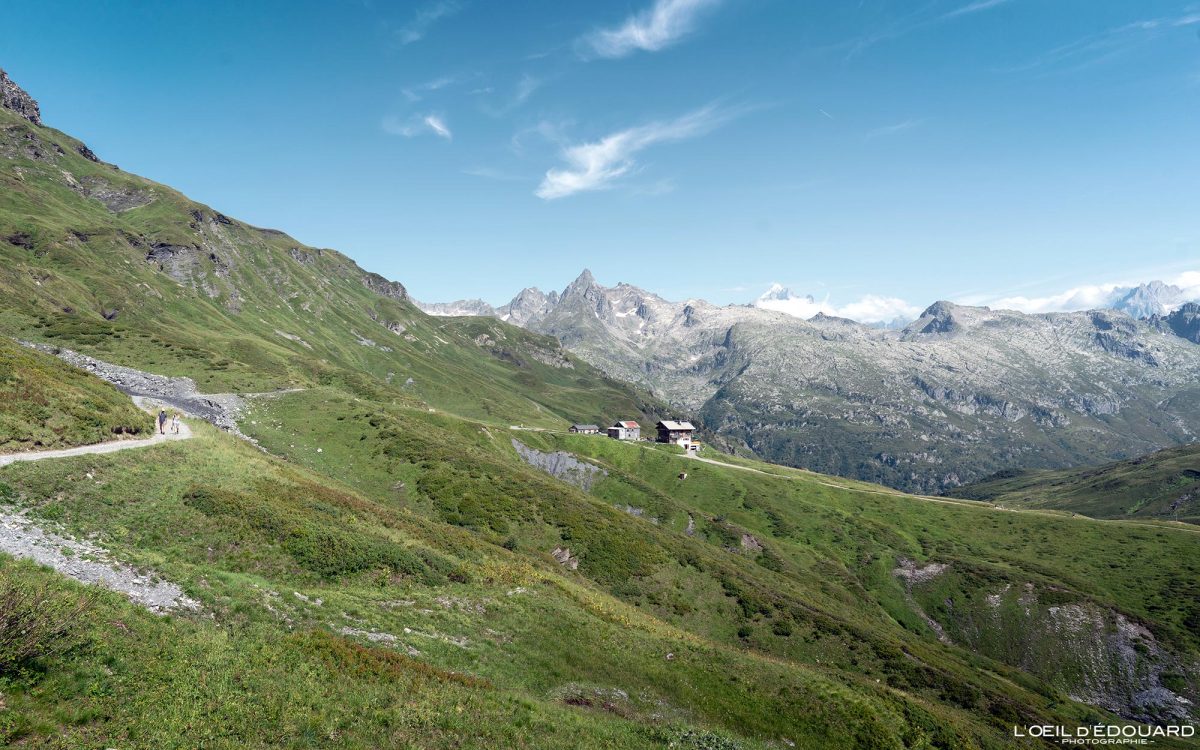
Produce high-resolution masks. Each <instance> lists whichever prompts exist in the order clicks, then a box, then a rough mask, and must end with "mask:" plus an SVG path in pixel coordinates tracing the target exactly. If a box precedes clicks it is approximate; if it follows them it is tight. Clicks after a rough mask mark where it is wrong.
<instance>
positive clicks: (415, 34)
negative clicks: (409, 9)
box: [396, 0, 462, 45]
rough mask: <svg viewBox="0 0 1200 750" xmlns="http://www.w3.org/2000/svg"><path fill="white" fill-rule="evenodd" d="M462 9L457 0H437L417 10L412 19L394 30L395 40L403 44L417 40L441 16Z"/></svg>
mask: <svg viewBox="0 0 1200 750" xmlns="http://www.w3.org/2000/svg"><path fill="white" fill-rule="evenodd" d="M460 10H462V4H461V3H459V2H457V0H439V2H435V3H433V4H431V5H426V6H425V7H424V8H421V9H420V10H418V11H417V14H416V15H415V16H413V19H412V20H411V21H409V22H408V23H407V24H405V25H404V26H402V27H401V28H400V29H399V30H397V31H396V40H397V41H399V42H400V44H403V45H409V44H412V43H414V42H419V41H421V40H422V39H424V38H425V35H426V34H428V33H429V29H430V28H431V27H432V26H433V25H434V24H435V23H437V22H438V21H440V20H442V19H443V18H449V17H450V16H453V15H454V14H456V13H458V12H459V11H460Z"/></svg>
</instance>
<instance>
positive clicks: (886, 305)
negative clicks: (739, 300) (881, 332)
mask: <svg viewBox="0 0 1200 750" xmlns="http://www.w3.org/2000/svg"><path fill="white" fill-rule="evenodd" d="M754 306H755V307H761V308H763V309H764V310H776V311H778V312H783V313H787V314H788V315H794V316H796V317H797V318H805V319H807V318H811V317H812V316H814V315H817V314H823V315H830V316H833V317H837V318H849V319H850V320H856V321H858V322H859V323H869V324H871V325H888V326H890V325H894V324H903V323H908V322H909V321H911V320H913V319H914V318H916V317H917V316H918V315H920V314H921V308H920V307H917V306H916V305H911V304H909V303H908V302H906V301H904V300H902V299H900V298H898V297H882V296H879V295H875V294H868V295H865V296H863V297H862V298H860V299H859V300H858V301H856V302H851V303H849V304H847V305H843V306H841V307H838V306H837V305H834V304H832V303H831V302H830V301H829V297H828V296H827V297H825V298H824V299H822V300H820V301H818V300H817V299H816V298H814V297H813V296H812V295H811V294H806V295H800V294H795V293H794V292H792V290H790V289H788V288H786V287H784V286H783V285H782V284H772V285H771V287H770V288H769V289H767V291H765V292H763V294H762V296H760V297H759V298H758V299H756V300H755V301H754Z"/></svg>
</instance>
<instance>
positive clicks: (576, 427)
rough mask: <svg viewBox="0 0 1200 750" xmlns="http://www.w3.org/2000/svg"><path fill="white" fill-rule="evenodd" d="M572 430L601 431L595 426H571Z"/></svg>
mask: <svg viewBox="0 0 1200 750" xmlns="http://www.w3.org/2000/svg"><path fill="white" fill-rule="evenodd" d="M571 429H574V430H599V429H600V426H599V425H594V424H573V425H571Z"/></svg>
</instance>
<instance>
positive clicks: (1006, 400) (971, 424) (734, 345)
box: [425, 271, 1200, 492]
mask: <svg viewBox="0 0 1200 750" xmlns="http://www.w3.org/2000/svg"><path fill="white" fill-rule="evenodd" d="M1182 291H1183V290H1177V289H1175V288H1174V287H1169V288H1168V287H1166V286H1164V285H1161V284H1160V285H1154V284H1148V285H1143V287H1139V288H1137V289H1136V290H1134V291H1133V292H1130V294H1129V295H1126V297H1127V298H1123V300H1122V304H1124V305H1126V306H1128V307H1129V308H1130V309H1137V310H1141V309H1159V308H1161V307H1162V306H1163V305H1164V304H1165V302H1164V301H1165V300H1170V299H1174V298H1175V296H1177V295H1178V294H1181V293H1182ZM425 307H426V309H428V310H431V311H432V312H434V313H440V314H456V313H458V312H464V311H467V310H468V308H469V312H470V313H471V314H474V315H478V314H489V313H488V310H489V309H490V308H489V307H488V306H487V305H486V304H485V303H481V302H478V301H475V302H472V303H471V304H470V305H466V304H464V303H454V304H450V305H444V306H428V305H427V306H425ZM490 314H492V315H493V316H495V317H497V318H501V319H505V320H508V321H509V322H512V323H515V324H517V325H521V326H523V327H526V328H528V329H530V330H532V331H536V332H538V333H544V334H549V335H552V336H555V337H557V338H558V339H559V340H560V341H561V342H562V343H563V346H564V347H565V348H566V349H568V350H569V351H571V352H572V353H573V354H575V355H577V356H579V357H581V358H582V359H584V360H586V361H588V362H589V363H590V364H592V365H595V366H598V367H599V368H600V369H602V370H604V371H605V372H607V373H608V374H609V375H612V376H614V377H617V378H620V379H622V380H626V381H629V382H633V383H637V384H639V385H643V386H645V387H647V388H649V389H650V390H652V391H654V392H655V393H656V394H657V395H658V396H659V397H661V398H663V399H665V400H667V401H669V402H671V403H672V404H674V405H675V406H676V407H678V409H679V411H681V412H683V413H687V414H689V415H691V416H692V417H693V418H695V419H696V420H698V421H700V422H701V423H702V424H703V426H704V427H705V428H706V429H707V430H708V431H709V434H710V435H711V436H712V437H713V438H714V439H715V440H716V441H717V442H720V443H723V444H724V445H725V446H727V447H731V448H736V449H742V450H750V451H753V452H754V453H757V454H758V455H760V456H762V457H764V458H766V459H768V460H771V461H775V462H779V463H786V464H790V465H794V466H801V467H804V468H808V469H813V470H815V471H821V472H825V473H833V474H841V475H844V476H850V477H855V478H859V479H865V480H868V481H874V482H882V483H884V484H888V485H891V486H894V487H898V488H901V489H905V490H910V491H920V492H940V491H945V490H948V489H950V488H953V487H955V486H957V485H958V484H960V483H966V482H970V481H974V480H976V479H979V478H982V477H984V476H987V475H989V474H991V473H994V472H996V471H1000V470H1002V469H1006V468H1012V467H1022V468H1041V467H1047V468H1048V467H1064V466H1072V465H1079V464H1083V463H1099V462H1103V461H1108V460H1113V459H1119V458H1126V457H1129V456H1134V455H1140V454H1142V453H1146V452H1149V451H1152V450H1156V449H1159V448H1165V447H1169V446H1173V445H1178V444H1182V443H1188V442H1192V441H1194V440H1196V439H1197V438H1198V437H1200V387H1197V386H1196V383H1197V381H1198V380H1200V347H1197V346H1196V343H1197V342H1198V339H1200V306H1197V305H1194V304H1193V305H1183V306H1182V307H1180V308H1178V309H1177V310H1176V311H1175V312H1173V313H1171V314H1169V315H1162V316H1158V317H1151V318H1149V319H1147V320H1137V319H1134V318H1132V317H1130V316H1129V315H1128V314H1126V313H1124V312H1121V311H1117V310H1093V311H1088V312H1077V313H1052V314H1047V315H1026V314H1022V313H1018V312H1014V311H1006V310H990V309H988V308H984V307H969V306H964V305H957V304H954V303H951V302H945V301H943V302H937V303H935V304H933V305H931V306H930V307H929V308H928V309H926V310H925V311H924V312H923V313H922V314H921V315H920V316H919V317H918V318H917V320H915V321H913V322H912V323H910V324H908V325H907V326H905V327H903V328H902V329H900V330H884V329H879V328H875V327H871V326H866V325H861V324H859V323H856V322H854V321H852V320H846V319H843V318H835V317H830V316H825V315H819V316H816V317H814V318H812V319H810V320H801V319H798V318H795V317H792V316H789V315H786V314H784V313H781V312H777V311H772V310H766V309H762V308H757V307H751V306H745V305H728V306H717V305H712V304H709V303H707V302H705V301H703V300H687V301H684V302H671V301H668V300H665V299H663V298H662V297H659V296H658V295H655V294H652V293H650V292H647V291H645V290H643V289H639V288H638V287H636V286H633V285H630V284H618V285H616V286H615V287H605V286H602V285H600V284H599V283H597V282H596V280H595V278H594V277H593V276H592V274H591V273H589V272H587V271H584V272H583V273H582V274H581V275H580V276H579V278H577V279H576V280H575V281H574V282H572V283H571V284H570V285H569V286H567V288H566V289H564V290H563V292H562V293H561V294H554V293H550V294H546V293H543V292H541V291H540V290H537V289H526V290H524V291H522V292H521V293H520V294H519V295H517V297H515V298H514V299H513V301H512V302H510V303H509V304H508V305H505V306H503V307H500V308H495V309H491V312H490ZM1164 334H1167V335H1164Z"/></svg>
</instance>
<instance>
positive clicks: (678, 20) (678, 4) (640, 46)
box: [577, 0, 720, 58]
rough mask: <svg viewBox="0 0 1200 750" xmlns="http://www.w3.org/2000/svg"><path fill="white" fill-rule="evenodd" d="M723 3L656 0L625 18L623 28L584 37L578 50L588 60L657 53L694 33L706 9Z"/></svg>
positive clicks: (712, 0)
mask: <svg viewBox="0 0 1200 750" xmlns="http://www.w3.org/2000/svg"><path fill="white" fill-rule="evenodd" d="M719 2H720V0H654V4H653V5H652V6H650V7H649V8H646V9H645V10H642V11H640V12H638V13H635V14H634V15H632V16H630V17H628V18H627V19H625V22H624V23H622V24H621V25H620V26H617V27H615V28H611V29H598V30H596V31H594V32H592V33H590V34H587V35H585V36H584V37H582V38H581V39H580V40H579V42H578V44H577V49H578V50H579V52H580V54H581V55H582V56H584V57H605V58H616V57H625V56H627V55H631V54H633V53H634V52H638V51H643V52H657V51H659V50H661V49H664V48H666V47H669V46H670V45H672V44H674V43H675V42H677V41H679V40H680V39H681V38H682V37H684V36H686V35H687V34H689V33H691V32H692V31H693V30H694V29H695V27H696V22H697V20H698V18H699V16H700V14H701V12H703V11H704V10H706V9H708V8H711V7H713V6H716V5H717V4H718V3H719Z"/></svg>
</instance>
